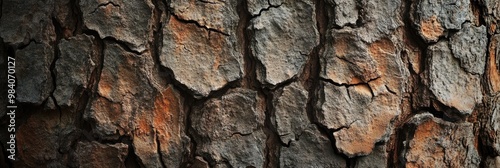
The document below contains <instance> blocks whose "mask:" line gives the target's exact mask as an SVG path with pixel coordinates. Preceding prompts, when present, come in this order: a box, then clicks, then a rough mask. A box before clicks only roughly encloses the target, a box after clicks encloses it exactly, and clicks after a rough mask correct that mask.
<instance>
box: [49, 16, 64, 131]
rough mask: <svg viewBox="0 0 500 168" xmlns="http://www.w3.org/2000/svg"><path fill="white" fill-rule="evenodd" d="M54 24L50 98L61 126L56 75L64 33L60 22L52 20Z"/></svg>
mask: <svg viewBox="0 0 500 168" xmlns="http://www.w3.org/2000/svg"><path fill="white" fill-rule="evenodd" d="M52 24H53V25H54V28H55V31H56V32H55V33H56V41H55V42H54V44H52V45H53V49H54V60H53V61H52V63H51V65H50V74H51V77H52V91H51V92H50V98H51V99H52V102H53V103H54V105H55V107H56V110H57V111H58V112H59V124H61V122H62V121H61V119H62V110H61V106H59V104H58V103H57V100H56V98H55V97H54V92H55V90H56V87H57V74H56V69H55V67H56V62H57V60H58V59H59V58H60V55H61V53H60V51H59V42H60V41H61V39H62V37H63V33H62V27H61V24H60V23H59V22H57V20H56V19H55V18H52Z"/></svg>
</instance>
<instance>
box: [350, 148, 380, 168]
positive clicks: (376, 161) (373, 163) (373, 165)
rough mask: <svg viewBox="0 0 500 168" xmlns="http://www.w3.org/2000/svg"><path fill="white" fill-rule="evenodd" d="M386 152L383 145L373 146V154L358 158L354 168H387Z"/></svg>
mask: <svg viewBox="0 0 500 168" xmlns="http://www.w3.org/2000/svg"><path fill="white" fill-rule="evenodd" d="M387 165H388V164H387V152H386V148H385V146H384V145H378V146H375V149H374V150H373V152H372V153H371V154H370V155H368V156H363V157H360V158H359V159H358V160H357V161H356V166H355V167H356V168H358V167H359V168H362V167H363V168H382V167H388V166H387Z"/></svg>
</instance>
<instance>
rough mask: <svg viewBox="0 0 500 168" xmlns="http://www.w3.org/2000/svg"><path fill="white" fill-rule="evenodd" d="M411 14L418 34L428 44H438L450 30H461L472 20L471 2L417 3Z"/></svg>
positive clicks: (433, 0)
mask: <svg viewBox="0 0 500 168" xmlns="http://www.w3.org/2000/svg"><path fill="white" fill-rule="evenodd" d="M411 14H412V15H411V16H412V19H413V24H414V25H416V29H417V31H418V34H419V35H420V36H421V37H422V38H423V39H424V40H425V41H427V42H436V41H438V39H439V37H441V36H444V35H445V33H447V31H448V30H460V29H461V28H462V24H463V23H464V22H465V21H467V20H471V10H470V1H467V0H458V1H449V0H432V1H417V2H416V3H414V4H413V6H412V13H411Z"/></svg>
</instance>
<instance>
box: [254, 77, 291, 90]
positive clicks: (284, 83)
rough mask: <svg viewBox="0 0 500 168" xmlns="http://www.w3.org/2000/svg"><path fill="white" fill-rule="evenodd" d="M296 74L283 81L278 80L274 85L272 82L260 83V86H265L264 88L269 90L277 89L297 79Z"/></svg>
mask: <svg viewBox="0 0 500 168" xmlns="http://www.w3.org/2000/svg"><path fill="white" fill-rule="evenodd" d="M297 76H298V75H295V76H293V77H291V78H290V79H287V80H285V81H283V82H280V83H277V84H276V85H272V84H261V85H262V87H265V88H266V89H268V90H270V91H275V90H277V89H280V88H283V87H285V86H288V85H290V84H292V83H293V82H295V81H297V78H298V77H297Z"/></svg>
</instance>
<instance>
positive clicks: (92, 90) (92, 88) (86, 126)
mask: <svg viewBox="0 0 500 168" xmlns="http://www.w3.org/2000/svg"><path fill="white" fill-rule="evenodd" d="M82 33H83V34H85V35H88V36H92V37H94V44H95V46H94V47H95V48H94V50H96V51H97V52H96V53H97V54H98V55H97V57H96V58H97V59H98V60H97V61H96V62H97V65H96V68H95V69H94V71H93V72H92V74H91V78H90V82H89V86H88V87H87V89H88V92H89V93H88V94H89V95H88V97H89V98H88V102H87V103H85V104H86V105H85V106H82V110H81V112H79V114H78V117H79V118H80V119H81V123H79V124H78V122H77V125H78V127H79V129H81V130H82V131H83V132H84V133H85V135H86V137H87V139H92V140H94V138H93V136H92V135H91V133H92V132H93V131H92V124H91V122H90V121H88V120H86V119H84V114H85V110H88V108H90V103H91V102H92V100H95V99H97V98H98V97H100V96H99V95H98V92H97V90H98V87H99V82H100V80H101V73H102V70H103V68H104V50H105V46H104V42H103V41H102V39H101V38H100V37H99V34H98V33H97V32H96V31H92V30H84V31H83V32H82Z"/></svg>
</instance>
